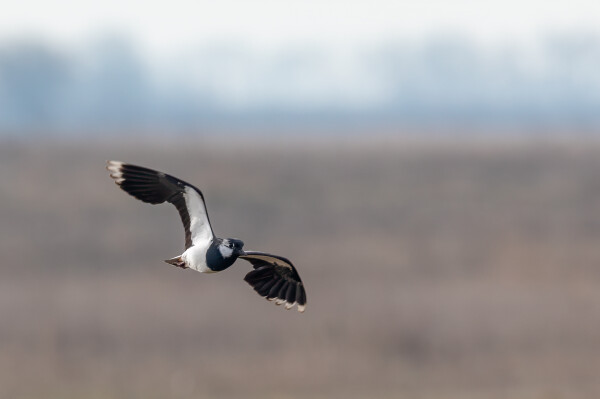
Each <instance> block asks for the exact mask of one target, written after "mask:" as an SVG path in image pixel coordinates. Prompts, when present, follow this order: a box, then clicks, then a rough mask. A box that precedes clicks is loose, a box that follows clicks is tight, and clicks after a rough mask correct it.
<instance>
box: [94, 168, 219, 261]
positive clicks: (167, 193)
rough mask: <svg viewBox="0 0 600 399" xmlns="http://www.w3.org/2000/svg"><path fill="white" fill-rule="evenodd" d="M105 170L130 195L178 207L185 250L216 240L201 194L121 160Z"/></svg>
mask: <svg viewBox="0 0 600 399" xmlns="http://www.w3.org/2000/svg"><path fill="white" fill-rule="evenodd" d="M106 169H108V170H109V171H110V177H112V178H113V179H114V181H115V183H117V185H119V187H121V189H123V190H124V191H125V192H127V193H128V194H130V195H132V196H133V197H135V198H137V199H139V200H140V201H143V202H147V203H149V204H162V203H163V202H165V201H166V202H169V203H171V204H173V205H175V208H177V211H178V212H179V216H180V217H181V222H182V223H183V228H184V229H185V249H188V248H189V247H191V246H192V245H195V244H197V243H198V242H203V241H206V240H211V239H213V237H214V233H213V231H212V227H211V226H210V220H209V219H208V213H207V212H206V204H205V203H204V196H203V195H202V191H200V190H199V189H197V188H196V187H194V186H192V185H191V184H189V183H186V182H184V181H183V180H180V179H178V178H176V177H174V176H171V175H168V174H166V173H163V172H159V171H156V170H152V169H148V168H144V167H143V166H137V165H131V164H128V163H123V162H119V161H108V162H107V165H106Z"/></svg>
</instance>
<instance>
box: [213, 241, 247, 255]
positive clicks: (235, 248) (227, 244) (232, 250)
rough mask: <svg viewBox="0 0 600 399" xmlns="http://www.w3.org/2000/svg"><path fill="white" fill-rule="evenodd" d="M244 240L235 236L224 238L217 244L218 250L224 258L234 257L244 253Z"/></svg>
mask: <svg viewBox="0 0 600 399" xmlns="http://www.w3.org/2000/svg"><path fill="white" fill-rule="evenodd" d="M243 248H244V242H243V241H242V240H238V239H236V238H225V239H224V240H223V241H222V242H221V244H220V245H219V252H221V255H222V256H223V258H224V259H228V258H232V257H235V258H237V257H238V256H240V255H243V254H244V250H243Z"/></svg>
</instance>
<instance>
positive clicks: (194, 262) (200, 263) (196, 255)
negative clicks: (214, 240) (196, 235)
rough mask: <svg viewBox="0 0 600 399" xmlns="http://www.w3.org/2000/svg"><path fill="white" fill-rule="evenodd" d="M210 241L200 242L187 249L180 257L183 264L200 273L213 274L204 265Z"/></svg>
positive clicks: (212, 271)
mask: <svg viewBox="0 0 600 399" xmlns="http://www.w3.org/2000/svg"><path fill="white" fill-rule="evenodd" d="M210 244H211V241H202V242H200V243H198V244H196V245H192V246H191V247H189V248H188V249H187V250H186V251H185V252H184V253H183V254H182V255H181V257H182V258H183V260H184V261H185V264H186V265H187V266H188V267H189V268H190V269H194V270H196V271H199V272H200V273H215V271H214V270H211V269H210V268H209V267H208V265H207V264H206V251H208V247H209V246H210Z"/></svg>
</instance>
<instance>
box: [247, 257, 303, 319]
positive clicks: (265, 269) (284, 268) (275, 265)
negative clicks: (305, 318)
mask: <svg viewBox="0 0 600 399" xmlns="http://www.w3.org/2000/svg"><path fill="white" fill-rule="evenodd" d="M240 258H241V259H244V260H247V261H248V262H250V263H252V266H254V270H252V271H251V272H249V273H248V274H246V277H244V280H245V281H246V282H247V283H248V284H250V285H251V286H252V288H254V290H255V291H256V292H258V294H259V295H260V296H262V297H265V298H267V299H268V300H270V301H275V303H276V304H277V305H281V304H284V303H285V308H286V309H290V308H292V307H293V306H294V305H298V311H299V312H304V308H305V307H306V292H305V291H304V284H302V280H301V279H300V276H299V275H298V272H297V271H296V268H295V267H294V265H293V264H292V262H290V261H289V260H288V259H286V258H284V257H282V256H277V255H271V254H267V253H264V252H255V251H248V252H245V253H244V255H241V256H240Z"/></svg>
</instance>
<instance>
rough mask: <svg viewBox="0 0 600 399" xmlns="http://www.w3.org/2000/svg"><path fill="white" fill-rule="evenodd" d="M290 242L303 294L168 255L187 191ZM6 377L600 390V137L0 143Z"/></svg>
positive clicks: (154, 386) (231, 231)
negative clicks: (152, 191)
mask: <svg viewBox="0 0 600 399" xmlns="http://www.w3.org/2000/svg"><path fill="white" fill-rule="evenodd" d="M106 159H118V160H124V161H129V162H134V163H139V164H142V165H147V166H150V167H154V168H157V169H160V170H164V171H167V172H170V173H172V174H174V175H176V176H178V177H180V178H182V179H184V180H187V181H189V182H191V183H195V184H197V185H198V186H199V187H200V188H202V189H203V190H204V192H205V196H206V199H207V202H208V208H209V212H210V216H211V220H212V222H213V225H214V228H215V231H216V233H217V234H218V235H220V236H223V237H238V238H242V239H243V240H244V241H245V243H246V249H255V250H264V251H271V252H274V253H277V254H282V255H284V256H287V257H289V258H290V259H292V260H293V261H294V262H295V264H296V265H297V267H298V269H299V271H300V274H301V276H302V278H303V280H304V282H305V285H306V287H307V296H308V306H307V310H306V313H305V314H298V313H297V312H295V311H293V312H292V311H285V310H284V309H283V308H278V307H276V306H275V305H273V304H272V303H269V302H267V301H265V300H264V299H262V298H260V297H259V296H258V295H256V294H255V293H254V292H253V291H252V289H251V288H250V287H249V286H248V285H247V284H246V283H245V282H244V281H243V276H244V275H245V273H246V272H247V271H248V270H249V267H250V266H249V264H246V263H245V262H241V261H240V262H238V263H237V264H236V267H233V268H231V269H229V270H227V271H225V272H223V273H220V274H216V275H201V274H199V273H196V272H192V271H189V270H188V271H182V270H179V269H176V268H174V267H172V266H169V265H167V264H165V263H163V262H162V259H167V258H170V257H172V256H175V255H177V254H179V253H180V252H181V251H182V248H183V229H182V227H181V225H180V222H179V220H178V217H177V212H176V211H175V209H174V208H173V207H171V206H166V205H162V206H150V205H146V204H142V203H140V202H138V201H135V200H133V199H132V198H130V197H129V196H127V195H126V194H125V193H124V192H122V191H120V190H118V189H117V187H116V186H115V185H114V184H113V182H112V181H111V180H110V179H109V178H108V173H107V172H106V171H105V170H104V161H105V160H106ZM0 255H1V263H0V398H2V399H5V398H6V399H9V398H14V399H21V398H44V399H54V398H57V399H58V398H61V399H71V398H73V399H74V398H91V399H95V398H117V399H121V398H150V399H152V398H167V397H168V398H212V397H219V398H221V397H222V398H286V399H287V398H342V397H347V398H386V399H387V398H417V399H420V398H422V399H437V398H440V399H442V398H457V399H458V398H483V399H486V398H524V399H528V398H536V399H558V398H594V397H600V144H598V143H583V142H580V143H569V142H551V143H539V142H533V141H530V142H519V141H503V142H483V143H468V142H467V141H466V140H465V141H462V142H460V141H459V142H450V141H448V142H445V143H442V142H437V143H429V144H428V143H423V142H418V141H409V140H405V141H385V140H381V141H363V142H350V143H341V142H336V141H333V140H330V141H318V140H309V141H301V140H297V141H293V142H291V143H287V144H285V143H283V142H278V143H275V144H268V143H266V142H259V143H256V142H253V141H252V140H250V139H245V138H243V137H242V138H238V137H233V138H231V139H229V138H227V137H226V136H224V137H223V140H222V141H214V140H213V141H209V140H204V141H202V140H198V141H189V142H187V143H185V145H184V146H181V147H180V148H175V147H173V143H169V142H154V143H150V144H144V145H142V144H140V143H138V142H131V143H129V144H124V145H117V144H116V143H115V144H114V145H109V144H101V143H97V144H85V143H80V144H68V143H66V142H65V143H62V144H55V143H54V144H49V143H48V144H24V143H15V142H12V143H11V142H3V143H0Z"/></svg>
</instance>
